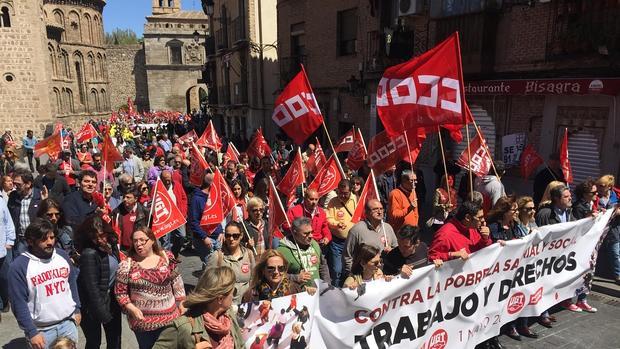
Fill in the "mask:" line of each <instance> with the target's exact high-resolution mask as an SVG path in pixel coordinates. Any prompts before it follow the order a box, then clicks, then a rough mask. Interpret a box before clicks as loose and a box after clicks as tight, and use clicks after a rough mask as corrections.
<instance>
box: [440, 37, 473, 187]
mask: <svg viewBox="0 0 620 349" xmlns="http://www.w3.org/2000/svg"><path fill="white" fill-rule="evenodd" d="M454 35H456V61H457V62H458V73H459V77H460V79H461V80H462V79H463V62H462V60H461V39H460V35H459V32H458V30H457V31H456V32H454ZM459 90H460V92H461V96H462V97H463V101H462V103H463V104H462V107H461V112H462V113H463V114H464V115H463V119H465V132H466V133H467V156H468V159H467V160H468V161H467V162H468V164H467V165H468V166H467V167H468V169H469V186H470V190H469V192H470V195H471V197H470V198H473V197H474V177H473V174H472V172H471V146H470V145H469V123H468V120H467V116H468V114H471V112H470V113H466V112H467V111H468V110H469V106H467V102H466V100H465V86H464V84H459ZM473 118H474V117H473V115H472V121H473ZM447 180H448V179H447V178H446V181H447ZM448 194H450V193H449V192H448Z"/></svg>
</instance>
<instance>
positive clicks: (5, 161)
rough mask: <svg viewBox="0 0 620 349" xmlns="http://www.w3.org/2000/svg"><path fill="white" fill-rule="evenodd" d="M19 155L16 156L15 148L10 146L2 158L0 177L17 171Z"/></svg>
mask: <svg viewBox="0 0 620 349" xmlns="http://www.w3.org/2000/svg"><path fill="white" fill-rule="evenodd" d="M17 158H18V157H17V154H15V147H14V146H12V145H10V146H7V148H6V149H5V150H4V153H3V156H2V158H0V175H3V176H4V175H10V174H11V173H13V170H14V169H15V163H16V162H17Z"/></svg>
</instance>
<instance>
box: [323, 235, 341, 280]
mask: <svg viewBox="0 0 620 349" xmlns="http://www.w3.org/2000/svg"><path fill="white" fill-rule="evenodd" d="M345 242H346V240H344V239H340V238H337V237H335V236H334V237H333V238H332V242H331V243H330V244H329V254H328V255H327V266H328V267H329V275H330V276H331V278H332V285H333V286H336V287H341V286H342V283H343V282H344V276H343V275H342V270H343V265H342V251H343V250H344V245H345Z"/></svg>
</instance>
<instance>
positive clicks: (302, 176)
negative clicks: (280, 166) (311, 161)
mask: <svg viewBox="0 0 620 349" xmlns="http://www.w3.org/2000/svg"><path fill="white" fill-rule="evenodd" d="M297 155H299V160H300V161H301V164H302V166H303V159H302V158H301V147H300V146H297ZM301 178H302V181H301V196H302V197H303V196H304V195H306V191H305V189H304V184H305V183H306V175H305V174H304V171H301Z"/></svg>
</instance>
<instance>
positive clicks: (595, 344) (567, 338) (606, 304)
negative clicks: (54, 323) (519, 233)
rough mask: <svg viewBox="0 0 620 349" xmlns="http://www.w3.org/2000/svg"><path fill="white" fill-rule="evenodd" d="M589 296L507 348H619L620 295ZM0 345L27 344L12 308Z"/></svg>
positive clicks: (125, 339)
mask: <svg viewBox="0 0 620 349" xmlns="http://www.w3.org/2000/svg"><path fill="white" fill-rule="evenodd" d="M180 260H181V264H180V269H181V273H182V276H183V280H184V281H185V284H186V288H187V289H191V288H193V287H194V286H195V285H196V282H197V278H196V276H195V275H194V274H196V273H194V272H195V271H196V270H200V268H201V262H200V259H199V258H198V257H197V256H195V255H193V254H192V253H191V251H189V252H184V253H183V255H182V256H181V257H180ZM588 299H589V301H590V304H591V305H592V306H594V307H596V308H598V312H597V313H596V314H588V313H571V312H569V311H566V310H559V309H558V310H557V312H555V314H554V315H555V316H556V317H557V319H558V322H557V323H556V324H555V325H554V328H552V329H547V328H544V327H542V326H540V325H538V324H534V325H532V326H531V329H532V330H533V331H535V332H537V333H538V334H539V335H540V337H539V338H538V339H529V338H525V337H522V340H521V341H520V342H518V341H515V340H513V339H511V338H509V337H506V336H501V337H500V341H501V342H502V344H504V346H505V347H506V348H507V349H525V348H528V349H530V348H537V349H542V348H544V349H550V348H571V349H572V348H575V349H578V348H584V349H586V348H587V349H592V348H596V349H618V348H620V316H618V313H617V311H618V310H619V307H620V298H615V297H610V296H607V295H603V294H600V293H592V294H590V296H589V298H588ZM554 310H556V309H552V312H553V311H554ZM103 341H104V342H105V336H103ZM84 343H85V339H84V335H83V334H82V331H81V330H80V343H79V347H80V348H83V347H84ZM0 345H2V349H25V348H28V345H27V343H26V340H25V339H24V338H23V337H22V331H21V330H20V329H19V327H18V326H17V322H16V321H15V317H14V316H13V314H12V313H10V312H9V313H5V314H2V323H1V324H0ZM102 347H103V348H105V344H104V343H102ZM122 348H127V349H137V348H138V345H137V342H136V339H135V337H134V335H133V332H131V330H130V329H129V327H128V326H127V321H126V319H125V318H124V317H123V332H122Z"/></svg>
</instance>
